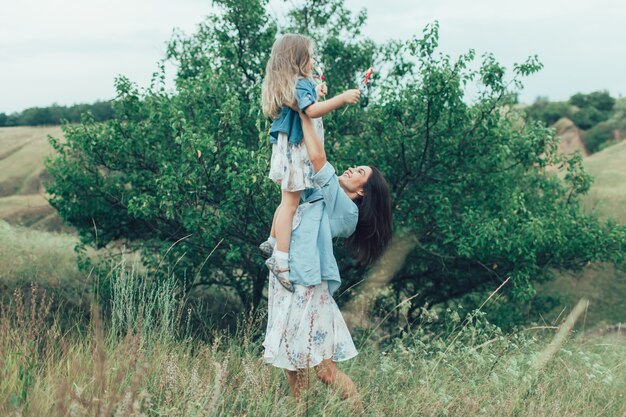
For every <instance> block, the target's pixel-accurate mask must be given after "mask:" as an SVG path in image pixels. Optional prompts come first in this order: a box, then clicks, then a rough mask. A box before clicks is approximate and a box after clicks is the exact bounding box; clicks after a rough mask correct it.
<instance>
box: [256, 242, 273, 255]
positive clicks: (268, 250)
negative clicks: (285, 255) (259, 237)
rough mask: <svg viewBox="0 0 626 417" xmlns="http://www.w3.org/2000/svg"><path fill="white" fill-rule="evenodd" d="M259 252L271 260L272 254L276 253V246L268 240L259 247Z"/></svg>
mask: <svg viewBox="0 0 626 417" xmlns="http://www.w3.org/2000/svg"><path fill="white" fill-rule="evenodd" d="M259 250H260V251H261V253H262V254H263V256H265V257H266V258H269V257H270V256H272V253H274V246H273V245H272V244H271V243H270V242H269V241H267V240H266V241H264V242H263V243H261V244H260V245H259Z"/></svg>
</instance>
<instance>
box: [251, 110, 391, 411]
mask: <svg viewBox="0 0 626 417" xmlns="http://www.w3.org/2000/svg"><path fill="white" fill-rule="evenodd" d="M300 118H301V120H302V130H303V133H304V142H305V145H306V147H307V151H308V153H309V157H310V160H311V163H312V165H313V169H314V170H315V172H316V174H315V175H314V176H313V180H314V181H315V183H316V184H317V185H318V186H319V187H320V188H316V189H311V190H305V191H304V192H303V195H302V198H303V200H304V203H303V204H301V205H300V206H299V207H298V211H297V213H296V216H295V218H294V222H293V231H292V234H291V244H290V250H289V265H290V275H289V279H290V281H291V282H292V283H293V284H294V285H293V292H290V291H289V290H287V289H285V288H284V287H283V286H282V285H280V284H279V283H278V282H277V280H276V277H275V276H274V275H273V274H270V284H269V295H268V323H267V332H266V335H265V340H264V342H263V346H264V347H265V352H264V354H263V359H264V360H265V362H266V363H270V364H272V365H274V366H276V367H279V368H283V369H285V370H286V371H287V377H288V379H289V386H290V388H291V391H292V393H293V395H294V397H295V398H296V400H298V399H299V397H300V391H301V389H302V388H303V383H304V378H303V377H304V375H305V372H304V370H305V369H307V368H311V367H313V368H314V369H315V371H316V374H317V376H318V377H319V379H320V380H321V381H322V382H324V383H325V384H327V385H331V386H333V387H335V388H336V389H338V390H339V391H340V392H341V394H342V397H343V398H344V399H349V398H350V399H353V400H354V401H355V405H357V407H360V402H359V400H358V397H357V390H356V386H355V385H354V383H353V382H352V380H351V379H350V378H349V377H348V376H347V375H345V374H344V373H343V372H341V371H340V370H339V369H338V368H337V366H336V364H335V363H336V362H339V361H344V360H347V359H351V358H353V357H354V356H356V355H357V353H358V352H357V351H356V348H355V346H354V343H353V341H352V337H351V336H350V332H349V331H348V328H347V326H346V324H345V322H344V320H343V317H342V316H341V312H340V311H339V308H338V307H337V304H336V303H335V300H334V299H333V298H332V294H333V293H334V292H335V290H336V289H337V288H338V287H339V285H340V283H341V280H340V277H339V269H338V267H337V262H336V260H335V257H334V255H333V247H332V245H333V238H337V237H344V238H347V242H346V243H347V246H348V248H349V249H350V250H351V252H352V253H353V254H354V255H355V257H356V258H357V259H358V260H359V261H361V262H362V263H366V264H369V263H372V262H374V261H375V260H376V259H377V258H378V257H379V256H380V254H381V253H382V251H383V249H384V248H385V246H386V245H387V244H388V243H389V240H390V239H391V230H392V228H391V195H390V193H389V186H388V185H387V182H386V181H385V179H384V177H383V176H382V174H381V173H380V171H379V170H378V169H377V168H375V167H372V166H358V167H356V168H349V169H348V170H346V171H345V172H344V173H343V174H342V175H341V176H339V177H338V176H337V175H336V174H335V169H334V168H333V166H332V165H331V164H330V163H329V162H328V161H327V160H326V153H325V151H324V146H323V144H322V142H321V141H320V140H319V139H318V138H317V137H316V133H315V128H314V126H313V123H312V121H311V119H310V118H309V117H307V116H306V115H304V114H302V113H301V114H300Z"/></svg>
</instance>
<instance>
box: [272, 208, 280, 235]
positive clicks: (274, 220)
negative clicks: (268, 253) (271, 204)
mask: <svg viewBox="0 0 626 417" xmlns="http://www.w3.org/2000/svg"><path fill="white" fill-rule="evenodd" d="M279 210H280V204H279V205H278V207H276V211H274V218H273V219H272V230H270V237H273V238H276V217H278V211H279Z"/></svg>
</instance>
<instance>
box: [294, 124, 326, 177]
mask: <svg viewBox="0 0 626 417" xmlns="http://www.w3.org/2000/svg"><path fill="white" fill-rule="evenodd" d="M300 120H301V121H302V133H303V134H304V144H305V145H306V150H307V152H308V154H309V159H310V160H311V164H312V165H313V169H314V170H315V172H319V170H320V169H322V167H323V166H324V165H325V164H326V150H324V144H323V143H322V141H321V140H320V138H319V137H318V136H317V133H316V132H315V127H314V126H313V121H312V120H311V118H310V117H309V116H307V115H306V114H304V113H302V112H300Z"/></svg>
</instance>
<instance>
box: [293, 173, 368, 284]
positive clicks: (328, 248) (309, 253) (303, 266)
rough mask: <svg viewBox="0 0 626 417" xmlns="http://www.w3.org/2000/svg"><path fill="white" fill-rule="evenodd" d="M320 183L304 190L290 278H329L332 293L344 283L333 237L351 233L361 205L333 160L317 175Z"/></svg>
mask: <svg viewBox="0 0 626 417" xmlns="http://www.w3.org/2000/svg"><path fill="white" fill-rule="evenodd" d="M313 181H314V182H315V183H316V184H317V185H318V186H319V187H320V188H314V189H307V190H304V191H303V192H302V199H303V200H304V202H303V203H302V204H300V206H299V207H298V211H297V212H296V216H294V226H295V228H294V229H293V231H292V232H291V243H290V245H289V269H290V272H289V280H290V281H291V282H293V283H294V284H300V285H305V286H310V285H316V284H319V283H321V282H322V280H327V281H328V289H329V291H330V293H331V294H333V293H334V292H335V290H336V289H337V288H339V285H340V284H341V278H340V277H339V267H338V266H337V261H336V260H335V255H334V253H333V238H336V237H349V236H350V235H352V234H353V233H354V230H355V229H356V224H357V222H358V220H359V209H358V207H357V206H356V204H355V203H354V202H353V201H352V200H350V198H349V197H348V195H347V194H346V193H345V192H344V191H343V189H342V188H341V187H340V186H339V179H338V178H337V175H336V174H335V168H333V166H332V165H331V164H330V163H329V162H326V164H325V165H324V166H323V167H322V168H321V169H320V170H319V172H317V173H316V174H315V175H313Z"/></svg>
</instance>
